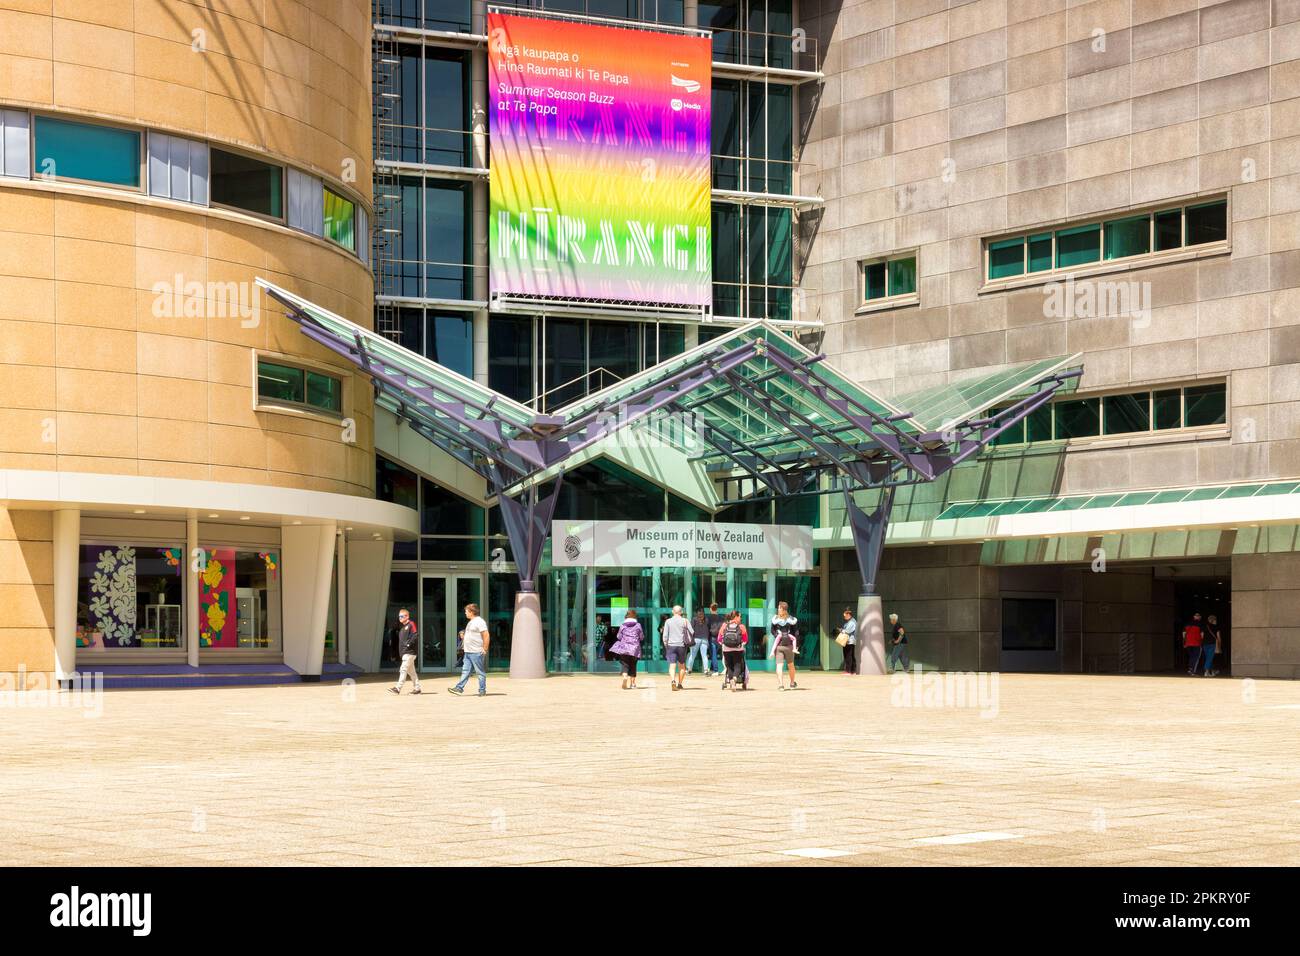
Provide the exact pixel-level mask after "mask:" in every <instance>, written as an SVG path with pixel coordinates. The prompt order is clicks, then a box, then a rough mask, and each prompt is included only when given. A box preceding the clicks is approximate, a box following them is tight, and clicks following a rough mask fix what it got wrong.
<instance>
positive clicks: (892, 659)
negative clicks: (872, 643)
mask: <svg viewBox="0 0 1300 956" xmlns="http://www.w3.org/2000/svg"><path fill="white" fill-rule="evenodd" d="M900 657H901V658H902V663H903V670H907V669H908V668H909V667H911V666H912V661H911V658H909V657H908V655H907V645H906V644H901V643H900V644H891V645H889V669H890V670H891V671H892V670H893V669H894V665H896V664H898V662H899V658H900Z"/></svg>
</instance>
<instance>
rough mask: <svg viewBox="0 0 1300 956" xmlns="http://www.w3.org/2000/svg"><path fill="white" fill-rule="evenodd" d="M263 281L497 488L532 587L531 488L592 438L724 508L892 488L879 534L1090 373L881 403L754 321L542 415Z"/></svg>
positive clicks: (993, 382) (1042, 372)
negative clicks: (644, 446) (696, 481)
mask: <svg viewBox="0 0 1300 956" xmlns="http://www.w3.org/2000/svg"><path fill="white" fill-rule="evenodd" d="M257 281H258V284H259V285H260V286H261V287H262V288H264V289H265V290H266V291H267V293H268V294H269V295H270V296H271V297H272V298H273V299H275V300H276V301H277V302H280V303H281V304H282V305H284V306H285V308H286V311H287V314H288V316H289V317H290V318H291V319H293V320H294V321H296V322H297V323H298V324H299V326H300V327H301V329H302V331H303V333H304V334H305V335H307V336H308V337H309V338H311V339H313V340H314V341H316V342H318V343H320V344H321V345H324V346H325V347H326V348H329V349H331V350H332V351H334V352H336V353H338V354H339V355H341V356H343V357H344V358H347V359H348V360H349V361H351V362H352V363H354V364H355V365H356V366H357V367H358V368H359V369H360V370H361V371H362V372H364V373H365V374H366V375H367V376H369V377H370V379H371V381H372V382H374V385H375V389H376V401H377V402H378V403H379V404H380V405H381V406H383V407H385V408H387V409H389V410H390V411H392V412H393V413H394V414H395V415H397V416H398V417H399V418H401V419H403V420H405V421H406V422H408V423H409V424H410V425H411V427H412V428H414V429H415V430H416V431H417V432H419V433H420V434H421V435H423V436H425V437H426V438H427V439H428V440H429V441H431V442H433V443H434V444H435V445H437V446H438V447H440V448H441V449H443V450H444V451H446V452H447V454H449V455H452V456H453V457H455V458H456V459H457V460H458V461H460V462H462V463H464V464H465V465H466V466H467V467H469V468H471V469H472V470H473V471H475V472H477V473H478V474H480V475H481V476H483V477H484V478H485V479H486V480H487V481H488V484H489V486H490V487H491V488H492V490H493V492H494V493H495V494H496V495H497V497H498V501H499V502H500V504H501V508H502V517H503V518H504V520H505V523H506V528H507V532H508V533H509V534H510V538H511V543H512V547H513V549H514V553H515V557H516V560H517V562H519V565H520V569H521V579H522V580H523V581H524V582H525V583H526V584H531V583H532V580H533V576H534V575H535V573H536V565H537V563H538V562H539V561H540V556H541V548H542V543H543V542H544V541H545V538H546V534H547V532H548V531H549V528H548V524H549V521H550V519H551V516H552V513H553V510H554V503H555V495H554V493H552V494H551V495H550V496H549V497H548V498H547V499H546V500H545V501H541V502H539V501H538V500H537V494H538V490H537V486H538V484H540V482H539V481H537V479H538V478H541V477H543V476H546V477H549V476H552V475H553V476H554V477H555V478H556V479H557V482H558V480H559V479H560V478H561V477H562V475H563V472H564V471H565V465H566V463H568V462H573V463H574V464H576V463H577V459H578V456H580V455H581V454H582V453H584V452H586V451H587V450H588V449H590V448H592V447H593V446H594V445H596V444H597V443H600V442H610V441H618V442H623V441H644V440H647V439H649V440H653V441H660V440H662V441H664V442H666V444H667V445H670V446H671V447H672V448H674V449H676V450H677V452H679V453H685V454H687V455H689V456H690V457H691V458H692V459H694V460H696V461H698V462H701V463H703V464H704V466H705V467H706V468H707V469H708V471H709V472H710V474H712V475H713V477H714V479H715V480H717V481H721V482H722V483H723V485H724V487H728V488H734V489H735V493H734V495H733V494H724V495H723V496H722V497H723V499H724V500H723V501H722V502H720V504H728V503H731V501H733V500H737V501H738V500H742V499H743V500H752V499H753V498H754V497H756V496H767V497H784V496H788V495H794V494H808V493H812V494H825V493H827V492H832V491H842V492H844V493H845V495H846V500H847V501H848V503H849V505H850V511H851V513H853V512H856V510H857V509H856V506H855V505H853V503H852V492H854V491H862V490H866V489H870V488H881V489H885V490H886V493H887V494H886V496H885V504H884V505H883V506H882V510H881V511H880V512H879V515H878V519H877V520H878V523H879V524H880V525H881V527H882V528H883V521H884V520H885V516H886V515H887V513H888V504H889V502H890V501H891V500H892V489H893V488H895V487H897V486H899V485H906V484H916V483H920V482H928V481H933V480H934V479H935V478H937V477H939V476H940V475H941V474H943V473H944V472H946V471H948V470H950V469H951V468H953V467H954V466H955V465H957V464H959V463H960V462H962V461H964V460H966V459H968V458H970V457H971V456H973V455H975V454H978V453H979V451H980V450H981V449H982V448H984V447H985V446H986V445H987V444H988V443H989V442H990V441H992V440H993V439H994V438H996V437H997V436H998V435H999V434H1001V433H1002V432H1003V431H1005V430H1006V429H1007V428H1010V427H1011V426H1013V425H1015V424H1016V423H1017V422H1019V421H1021V420H1022V419H1023V418H1024V417H1025V416H1026V415H1028V414H1029V413H1031V412H1032V411H1034V410H1035V409H1037V408H1038V407H1040V406H1041V405H1043V404H1045V403H1046V402H1048V401H1049V400H1050V399H1051V398H1052V396H1053V394H1055V393H1056V391H1057V390H1058V389H1060V388H1061V387H1062V386H1064V385H1065V384H1066V383H1069V382H1072V381H1073V380H1074V379H1076V378H1077V377H1078V376H1079V375H1080V374H1081V372H1082V370H1081V368H1079V367H1078V366H1079V359H1080V356H1079V355H1072V356H1066V357H1060V358H1052V359H1043V360H1041V361H1037V362H1029V363H1024V364H1020V365H1015V366H1011V367H1009V368H1006V369H1003V370H1001V371H999V372H996V373H994V374H989V375H984V376H978V377H975V378H972V379H970V380H968V381H963V382H958V383H954V384H947V385H943V386H940V387H937V388H932V389H926V390H922V391H918V392H913V393H909V394H904V395H901V396H894V397H891V398H885V397H882V396H879V395H876V394H874V393H872V392H870V391H868V390H866V389H864V388H862V387H861V386H859V385H857V384H855V383H854V382H853V381H851V380H850V379H849V378H848V377H846V376H845V375H843V374H842V373H840V372H838V371H837V370H836V369H835V368H833V367H832V366H831V365H830V364H829V363H828V362H827V361H826V356H824V355H819V354H817V353H814V352H812V351H809V350H808V349H806V348H804V347H803V346H802V345H800V344H799V343H798V342H797V341H795V340H794V339H792V338H790V337H789V336H787V335H786V334H784V333H783V332H781V331H780V330H778V329H777V328H775V327H773V326H772V325H769V324H768V323H766V322H762V321H758V322H753V323H751V324H749V325H746V326H743V327H740V328H736V329H732V330H729V331H727V332H725V333H724V334H722V335H719V336H718V337H716V338H713V339H711V340H709V341H708V342H705V343H704V344H702V345H699V346H697V347H696V348H693V349H691V350H689V351H687V352H684V353H683V354H681V355H678V356H675V357H674V358H671V359H669V360H667V361H664V362H660V363H659V364H658V365H655V366H653V367H651V368H648V369H646V370H645V371H643V372H640V373H638V374H636V375H632V376H629V377H628V378H626V379H623V380H622V381H619V382H617V383H615V384H614V385H612V386H610V387H608V388H605V389H602V390H601V391H598V392H594V393H592V394H589V395H587V396H585V397H582V398H579V399H577V400H575V401H573V402H571V403H569V404H567V405H565V406H563V407H561V408H558V409H556V410H554V411H552V412H548V413H545V414H543V413H540V412H537V411H535V410H534V409H532V408H529V407H528V406H526V405H522V404H520V403H518V402H515V401H513V400H511V399H509V398H507V397H506V396H504V395H501V394H499V393H497V392H494V391H492V390H491V389H489V388H487V387H485V386H483V385H482V384H479V383H477V382H474V381H472V380H470V379H467V378H465V377H464V376H462V375H458V374H456V373H455V372H452V371H451V370H450V369H447V368H445V367H443V366H442V365H439V364H438V363H436V362H433V361H430V360H429V359H426V358H424V357H423V356H420V355H417V354H416V353H414V352H411V351H409V350H408V349H404V348H402V347H401V346H399V345H397V344H395V343H393V342H391V341H389V340H388V339H386V338H384V337H383V336H381V335H377V334H376V333H374V332H371V331H369V330H367V329H365V328H362V327H361V326H359V325H356V324H355V323H352V322H349V321H347V320H346V319H343V318H341V317H340V316H337V315H334V314H333V313H331V312H329V311H327V310H325V309H322V308H320V307H319V306H316V305H314V304H313V303H311V302H308V301H307V300H305V299H302V298H301V297H299V296H296V295H294V294H292V293H290V292H288V291H286V290H284V289H281V288H279V287H278V286H275V285H272V284H271V283H269V282H266V281H264V280H262V279H258V280H257ZM991 408H996V409H997V411H989V409H991ZM513 495H519V496H520V497H521V498H524V499H526V503H521V502H519V501H515V500H514V498H512V496H513ZM863 520H864V521H866V520H868V519H867V518H866V517H865V516H863ZM857 526H858V522H856V521H855V528H856V527H857ZM862 530H863V533H867V530H868V525H866V524H863V525H862ZM872 533H873V534H874V532H872ZM855 537H856V535H855ZM534 553H535V555H536V558H535V559H534V558H533V554H534ZM860 556H861V555H860ZM872 577H874V572H873V574H872ZM526 589H527V588H526Z"/></svg>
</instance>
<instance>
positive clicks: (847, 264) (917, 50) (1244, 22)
mask: <svg viewBox="0 0 1300 956" xmlns="http://www.w3.org/2000/svg"><path fill="white" fill-rule="evenodd" d="M801 18H802V19H801V26H802V27H804V28H805V29H806V30H808V32H809V34H810V36H812V37H815V38H816V39H817V41H818V43H819V45H820V49H821V51H822V56H823V69H824V70H825V72H826V80H825V82H824V83H823V84H820V85H817V84H807V85H805V86H803V87H802V88H801V93H800V110H801V114H802V116H801V119H802V124H803V129H804V130H806V134H807V135H806V143H805V146H804V149H803V152H802V156H801V158H802V159H803V160H804V161H805V162H807V163H810V164H812V165H813V166H816V167H818V168H819V169H820V170H821V175H820V181H821V189H822V193H823V195H824V196H825V198H826V204H825V207H824V208H823V209H822V210H820V211H819V212H813V213H811V214H808V215H806V216H805V217H804V219H803V222H802V225H801V242H800V249H801V252H802V254H803V255H805V256H806V263H805V272H804V284H805V286H806V288H807V289H808V290H809V295H808V302H809V305H810V311H811V313H812V314H813V315H815V316H816V317H818V318H820V319H821V320H822V321H823V322H824V323H825V331H824V333H823V335H822V337H821V341H820V346H821V348H822V349H823V350H824V351H826V352H827V353H828V354H829V355H830V357H831V359H832V361H833V362H834V363H835V364H836V365H837V366H839V367H840V368H842V369H844V370H845V371H846V372H848V373H849V374H851V375H852V376H853V377H855V378H856V379H857V380H858V381H860V382H862V383H863V384H865V385H867V386H869V387H872V388H875V389H879V390H880V391H882V392H885V393H894V392H901V391H904V390H910V389H914V388H919V387H923V386H926V385H933V384H941V383H944V382H948V381H952V380H956V379H959V378H964V377H968V376H972V375H975V374H978V373H980V372H983V371H987V370H990V369H992V368H995V367H997V366H1000V365H1003V364H1007V363H1012V362H1020V361H1027V360H1031V359H1037V358H1043V357H1047V356H1052V355H1060V354H1066V353H1069V352H1074V351H1080V352H1082V353H1083V360H1084V364H1085V367H1086V374H1085V376H1084V379H1083V381H1082V383H1081V388H1082V389H1084V390H1106V389H1120V388H1130V387H1132V388H1135V389H1136V388H1141V387H1148V386H1156V385H1160V384H1162V383H1170V384H1173V383H1179V384H1181V383H1187V382H1191V381H1196V380H1207V381H1208V380H1215V379H1218V380H1226V381H1227V383H1228V398H1229V424H1228V425H1227V426H1225V427H1223V428H1221V429H1217V430H1216V429H1211V430H1209V431H1206V432H1201V433H1197V434H1195V435H1193V434H1187V433H1183V434H1174V435H1163V436H1160V437H1158V438H1155V437H1150V436H1144V437H1142V438H1139V439H1124V438H1115V439H1103V440H1095V441H1088V442H1078V443H1072V444H1071V445H1070V447H1069V449H1068V450H1067V451H1062V450H1061V449H1059V448H1052V449H1050V450H1048V449H1039V448H1035V449H1033V450H1031V451H1029V452H1026V453H1023V454H1020V453H1017V454H1014V455H1012V456H1011V457H1009V458H1008V457H1006V456H1005V455H1004V456H1002V457H1001V458H1000V459H999V460H996V461H990V460H988V459H986V460H985V461H984V462H982V463H981V464H979V465H977V466H976V467H972V468H966V469H962V470H961V471H959V472H958V473H955V474H954V475H953V476H952V478H951V479H950V480H947V481H945V482H944V483H941V484H938V485H936V486H934V487H930V488H926V489H923V490H919V491H917V492H916V493H915V494H914V495H912V494H909V495H905V496H904V497H903V499H902V502H901V505H902V508H903V515H904V516H907V512H908V509H910V508H918V513H917V514H915V515H911V516H913V517H920V516H924V514H926V513H927V509H928V508H930V507H931V506H932V505H933V504H934V503H936V502H942V501H944V500H962V499H969V498H973V497H978V496H981V495H982V496H989V497H1004V496H1012V495H1017V494H1041V493H1051V492H1057V493H1081V492H1089V491H1108V490H1120V489H1141V488H1153V487H1169V486H1172V485H1186V484H1205V485H1211V484H1222V483H1227V482H1233V481H1241V480H1248V479H1260V480H1267V479H1279V478H1296V477H1300V0H1221V2H1212V0H1096V2H1077V0H970V2H960V0H822V2H821V3H820V4H803V5H802V10H801ZM1099 39H1100V40H1102V41H1104V42H1100V43H1099V42H1098V40H1099ZM1220 194H1227V196H1228V200H1229V207H1230V215H1231V223H1230V230H1229V231H1230V246H1231V248H1230V251H1229V252H1227V253H1220V254H1217V255H1209V256H1204V257H1200V258H1195V259H1189V260H1185V261H1176V262H1166V263H1164V264H1161V265H1149V266H1146V267H1142V268H1130V269H1128V270H1127V271H1122V272H1119V273H1117V274H1111V275H1107V276H1105V277H1104V278H1106V279H1110V280H1121V281H1134V282H1138V283H1141V284H1142V288H1144V289H1146V290H1148V291H1149V295H1150V301H1151V307H1152V308H1151V312H1150V316H1149V321H1146V320H1145V319H1142V320H1140V321H1134V320H1133V319H1132V318H1131V317H1128V316H1118V317H1116V316H1110V317H1099V318H1056V317H1053V316H1050V315H1048V314H1047V311H1046V310H1045V309H1044V294H1043V289H1042V288H1041V287H1040V286H1030V287H1026V288H1020V289H1016V290H1014V291H982V290H981V287H982V285H983V284H984V270H983V260H982V246H981V240H982V239H983V238H985V237H989V236H996V235H999V234H1006V233H1011V232H1014V231H1018V230H1023V231H1025V232H1030V231H1033V230H1035V229H1037V228H1039V227H1050V226H1059V225H1062V224H1067V223H1070V222H1074V221H1079V220H1082V219H1087V218H1090V217H1100V216H1103V215H1108V214H1111V213H1123V212H1125V211H1128V210H1132V209H1139V208H1148V207H1150V206H1152V205H1155V204H1158V203H1162V202H1167V203H1171V204H1173V203H1179V202H1183V201H1187V200H1191V199H1195V198H1198V197H1208V196H1212V195H1220ZM913 249H914V250H916V251H917V258H918V293H919V296H918V298H919V302H918V303H917V304H915V305H910V306H907V307H902V308H896V309H893V310H890V311H883V312H879V311H878V312H871V313H867V314H855V311H856V310H857V308H858V306H859V305H860V304H861V292H860V290H859V288H858V263H859V262H860V261H862V260H864V259H871V258H876V257H882V256H887V255H891V254H895V253H900V252H907V251H910V250H913ZM917 503H919V505H918V504H917ZM916 550H918V551H926V552H929V551H934V550H936V549H916ZM1277 558H1278V556H1277V555H1273V556H1270V558H1269V559H1266V560H1276V559H1277ZM848 560H849V561H850V562H851V560H852V559H851V555H850V556H849V558H848ZM928 560H932V559H931V558H921V557H913V558H901V557H895V556H893V555H892V553H891V554H890V555H887V561H891V562H892V561H902V562H910V561H923V562H924V561H928ZM1292 560H1300V557H1296V556H1287V557H1286V561H1284V562H1279V563H1278V564H1277V567H1278V568H1283V567H1285V568H1290V564H1289V563H1288V562H1290V561H1292ZM900 570H901V568H898V567H894V568H892V569H891V572H890V573H891V574H893V578H892V579H891V578H889V577H888V576H887V577H886V580H887V581H888V580H892V581H893V582H895V583H896V584H897V585H898V586H899V587H900V588H901V591H900V592H899V593H898V594H894V593H892V592H891V591H890V590H888V588H885V589H884V593H885V595H886V601H887V604H888V603H889V602H890V601H897V602H899V603H901V604H903V605H909V604H910V605H911V606H912V607H913V608H914V609H915V610H916V612H917V613H918V614H921V615H927V614H933V615H935V617H936V626H935V628H934V632H933V634H934V636H933V637H926V638H925V639H924V640H919V641H918V642H917V644H918V646H917V647H916V648H915V649H914V653H916V652H919V653H918V654H917V656H920V657H924V656H925V655H930V654H933V655H935V660H936V661H938V660H946V661H947V662H948V664H946V665H944V666H956V665H957V663H959V662H964V660H965V653H964V651H962V650H956V651H953V648H960V647H961V646H962V643H961V642H962V641H967V642H977V639H976V638H974V637H973V636H971V635H973V634H974V633H976V632H977V631H978V630H979V628H978V627H977V626H976V625H975V623H974V622H973V621H971V620H969V618H970V614H969V613H968V612H958V613H959V617H960V616H961V614H962V613H965V618H962V626H961V627H955V626H953V623H952V621H951V620H950V618H949V616H948V612H947V606H948V601H947V600H946V599H945V600H942V601H939V602H938V603H937V604H935V605H934V606H933V609H931V602H930V601H929V600H927V599H933V598H934V597H935V596H936V595H946V594H947V593H948V592H947V591H946V590H944V589H945V588H946V587H948V586H949V585H950V583H951V582H949V580H948V573H949V572H948V568H947V565H946V563H945V562H940V563H938V564H935V565H924V566H922V567H916V568H912V569H909V570H908V572H907V573H906V574H899V573H898V572H899V571H900ZM1004 570H1005V569H1004ZM1292 570H1293V571H1295V572H1300V566H1297V567H1296V568H1294V569H1292ZM1084 573H1086V572H1079V573H1078V574H1069V573H1067V574H1065V575H1064V576H1063V577H1062V579H1061V582H1060V586H1061V588H1062V594H1063V595H1065V597H1064V601H1065V603H1064V604H1063V616H1064V618H1065V621H1066V629H1067V633H1066V637H1065V646H1064V654H1063V656H1064V658H1065V660H1067V661H1068V660H1070V659H1071V655H1073V659H1074V660H1075V661H1078V660H1079V659H1080V654H1081V653H1082V655H1083V657H1084V658H1085V659H1086V658H1087V656H1088V655H1089V652H1090V648H1091V649H1093V651H1094V652H1095V654H1097V655H1102V654H1103V653H1104V652H1105V651H1106V649H1107V648H1108V647H1109V646H1110V644H1111V643H1113V634H1115V633H1117V632H1116V631H1115V630H1113V629H1112V628H1111V627H1110V625H1109V624H1108V623H1107V622H1106V621H1105V620H1104V619H1103V618H1102V616H1101V615H1099V614H1098V613H1097V612H1096V611H1095V610H1094V611H1090V610H1089V606H1090V599H1089V593H1090V588H1103V589H1105V588H1111V587H1120V588H1121V589H1122V588H1123V586H1124V582H1122V581H1121V580H1120V579H1118V578H1110V577H1108V576H1107V577H1106V579H1105V582H1104V583H1103V582H1102V581H1100V580H1098V581H1091V582H1090V581H1088V580H1087V579H1086V578H1085V577H1082V576H1080V575H1081V574H1084ZM1296 581H1300V573H1293V574H1291V576H1290V577H1287V576H1286V574H1285V573H1284V572H1282V571H1280V570H1276V569H1271V568H1269V567H1268V566H1267V565H1265V564H1264V563H1263V560H1262V559H1260V558H1259V557H1257V556H1250V555H1247V556H1238V557H1236V558H1234V559H1233V587H1234V595H1235V600H1240V601H1243V602H1245V603H1246V605H1247V611H1246V615H1247V616H1246V618H1244V619H1242V618H1238V619H1237V628H1238V633H1237V635H1236V638H1237V639H1235V640H1234V643H1233V654H1234V657H1233V663H1234V667H1233V669H1234V673H1237V674H1256V675H1259V676H1264V675H1269V676H1296V674H1297V666H1298V665H1300V586H1293V582H1296ZM1134 586H1136V585H1134ZM1167 590H1168V589H1167V588H1164V586H1163V585H1161V584H1160V583H1159V582H1151V584H1150V588H1149V591H1148V593H1147V594H1146V595H1145V597H1141V598H1140V599H1139V600H1138V601H1137V602H1135V603H1139V604H1143V606H1145V607H1147V608H1154V610H1149V611H1147V612H1145V613H1147V614H1148V615H1156V616H1159V617H1160V618H1161V620H1160V621H1158V622H1157V621H1155V620H1151V621H1148V622H1147V626H1149V627H1150V628H1151V633H1152V634H1154V633H1155V631H1156V630H1158V629H1159V628H1163V627H1164V624H1165V621H1164V617H1166V616H1171V615H1172V607H1171V604H1170V602H1172V594H1171V593H1166V592H1167ZM838 600H839V597H838V595H836V596H835V597H834V601H838ZM960 600H961V599H958V601H959V603H960ZM966 600H970V599H966ZM1106 600H1109V595H1106V596H1099V597H1098V598H1097V602H1104V601H1106ZM1121 603H1123V604H1126V605H1127V604H1128V603H1129V602H1127V601H1124V602H1121ZM940 609H942V610H940ZM1247 621H1249V623H1247ZM957 634H964V635H966V636H965V637H961V638H957V637H953V636H952V635H957ZM941 635H942V636H941ZM941 647H943V648H947V650H945V651H942V652H941V651H940V648H941ZM950 651H951V653H949V652H950ZM1164 653H1165V652H1164V651H1163V650H1161V646H1160V640H1159V639H1156V638H1155V637H1153V638H1152V639H1151V642H1150V645H1149V647H1148V648H1147V649H1146V650H1144V651H1140V658H1141V659H1144V660H1146V662H1147V663H1148V664H1149V666H1151V667H1153V668H1159V667H1160V666H1161V665H1162V664H1163V663H1165V662H1164V660H1163V657H1162V656H1161V655H1163V654H1164ZM944 654H948V656H947V657H945V656H943V655H944ZM1143 654H1145V655H1146V657H1145V658H1142V655H1143Z"/></svg>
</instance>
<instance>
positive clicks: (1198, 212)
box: [1187, 201, 1228, 246]
mask: <svg viewBox="0 0 1300 956" xmlns="http://www.w3.org/2000/svg"><path fill="white" fill-rule="evenodd" d="M1227 238H1228V204H1227V202H1224V201H1219V202H1212V203H1206V204H1205V205H1203V206H1188V207H1187V244H1188V245H1189V246H1199V245H1202V244H1203V243H1207V242H1222V241H1223V240H1225V239H1227Z"/></svg>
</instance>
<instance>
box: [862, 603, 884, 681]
mask: <svg viewBox="0 0 1300 956" xmlns="http://www.w3.org/2000/svg"><path fill="white" fill-rule="evenodd" d="M858 672H859V673H861V674H883V673H885V611H884V606H883V604H882V602H881V600H880V595H879V594H860V595H858Z"/></svg>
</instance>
